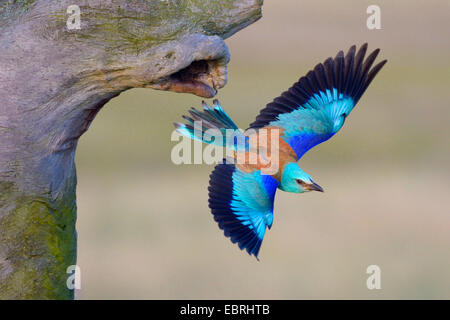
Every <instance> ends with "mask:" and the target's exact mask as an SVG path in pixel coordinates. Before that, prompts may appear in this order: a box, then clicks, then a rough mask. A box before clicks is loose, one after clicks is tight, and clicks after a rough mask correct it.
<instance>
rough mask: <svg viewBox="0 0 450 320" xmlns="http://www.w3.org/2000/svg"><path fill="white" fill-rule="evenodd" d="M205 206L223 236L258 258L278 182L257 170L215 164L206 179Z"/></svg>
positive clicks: (271, 219)
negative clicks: (207, 193)
mask: <svg viewBox="0 0 450 320" xmlns="http://www.w3.org/2000/svg"><path fill="white" fill-rule="evenodd" d="M209 184H210V185H209V188H208V190H209V207H210V208H211V212H212V214H213V215H214V220H216V221H217V223H218V224H219V228H220V229H222V230H223V231H224V233H225V236H226V237H229V238H230V239H231V241H232V242H233V243H236V242H237V243H238V245H239V248H240V249H241V250H243V249H246V250H247V252H248V253H249V254H250V255H252V254H253V255H254V256H255V257H256V258H258V252H259V249H260V247H261V243H262V240H263V238H264V234H265V232H266V228H267V227H268V228H269V229H270V227H271V226H272V221H273V200H274V197H275V192H276V189H277V187H278V181H277V180H275V179H274V178H272V177H271V176H267V175H262V174H261V172H260V171H252V172H250V173H246V172H244V171H242V170H240V169H239V168H237V167H236V166H235V165H234V164H226V163H222V164H218V165H217V166H216V167H215V168H214V171H213V172H212V173H211V176H210V181H209Z"/></svg>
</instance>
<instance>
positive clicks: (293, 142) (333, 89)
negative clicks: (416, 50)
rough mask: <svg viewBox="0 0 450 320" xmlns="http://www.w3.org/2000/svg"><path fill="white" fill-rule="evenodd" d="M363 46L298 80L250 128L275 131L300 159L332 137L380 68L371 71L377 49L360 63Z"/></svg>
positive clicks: (376, 66)
mask: <svg viewBox="0 0 450 320" xmlns="http://www.w3.org/2000/svg"><path fill="white" fill-rule="evenodd" d="M366 51H367V44H364V45H362V46H361V48H360V49H359V50H358V52H357V53H356V47H355V46H352V47H351V48H350V49H349V51H348V52H347V54H346V55H345V57H344V53H343V52H342V51H340V52H339V53H338V54H337V55H336V57H335V58H334V59H333V58H328V59H327V60H325V62H324V63H320V64H318V65H317V66H316V67H315V68H314V70H311V71H309V72H308V73H307V74H306V76H304V77H302V78H300V80H299V81H298V82H296V83H295V84H294V85H293V86H292V87H291V88H290V89H289V90H288V91H286V92H284V93H283V94H282V95H281V96H280V97H278V98H276V99H275V100H274V101H273V102H271V103H269V104H268V105H267V106H266V107H265V108H264V109H263V110H261V112H260V114H259V115H258V116H257V118H256V120H255V121H254V122H253V123H252V124H251V125H250V128H253V129H259V128H264V127H268V126H270V127H279V128H281V129H282V132H281V136H282V138H283V139H284V140H285V141H286V142H287V143H288V144H289V145H290V146H291V148H292V149H293V150H294V151H295V153H296V155H297V158H298V159H300V158H301V157H302V156H303V154H305V153H306V152H307V151H308V150H309V149H311V148H312V147H314V146H316V145H318V144H319V143H322V142H324V141H326V140H328V139H329V138H331V137H332V136H333V135H334V134H336V133H337V132H338V131H339V130H340V129H341V127H342V125H343V124H344V121H345V119H346V118H347V116H348V115H349V114H350V112H351V111H352V110H353V108H354V107H355V105H356V103H357V102H358V101H359V99H360V98H361V96H362V95H363V93H364V92H365V90H366V89H367V87H368V86H369V84H370V83H371V82H372V80H373V78H374V77H375V76H376V74H377V73H378V72H379V71H380V69H381V68H382V67H383V66H384V64H385V63H386V62H387V60H383V61H381V62H380V63H378V64H377V65H375V66H374V67H373V68H372V64H373V62H374V61H375V59H376V57H377V55H378V53H379V51H380V50H379V49H376V50H375V51H373V52H372V53H371V54H370V55H369V56H368V57H367V58H366V59H364V57H365V54H366Z"/></svg>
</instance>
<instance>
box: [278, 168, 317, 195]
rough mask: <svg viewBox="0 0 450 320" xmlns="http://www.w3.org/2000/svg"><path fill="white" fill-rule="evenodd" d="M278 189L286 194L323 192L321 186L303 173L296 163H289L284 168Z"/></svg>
mask: <svg viewBox="0 0 450 320" xmlns="http://www.w3.org/2000/svg"><path fill="white" fill-rule="evenodd" d="M280 189H281V190H283V191H286V192H294V193H303V192H308V191H320V192H323V189H322V187H321V186H319V185H318V184H317V183H315V182H314V181H313V179H312V178H311V177H310V176H309V174H307V173H306V172H305V171H303V170H302V169H301V168H300V167H299V166H298V164H297V163H296V162H293V163H289V164H287V165H286V166H285V167H284V170H283V173H282V176H281V183H280Z"/></svg>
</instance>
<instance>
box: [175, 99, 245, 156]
mask: <svg viewBox="0 0 450 320" xmlns="http://www.w3.org/2000/svg"><path fill="white" fill-rule="evenodd" d="M213 104H214V107H210V106H209V105H207V104H206V103H205V102H204V101H203V102H202V106H203V111H199V110H197V109H195V108H192V109H191V110H189V116H185V115H183V119H184V120H185V121H186V123H180V122H175V123H174V125H175V128H176V130H177V132H178V133H180V134H182V135H183V136H186V137H188V138H191V139H193V140H198V141H201V142H204V143H208V144H215V145H218V146H223V147H228V148H232V149H238V148H240V145H245V141H246V140H247V137H245V136H244V135H243V134H242V132H241V131H240V130H239V128H238V127H237V126H236V124H235V123H234V122H233V120H231V118H230V117H229V116H228V115H227V113H226V112H225V110H223V108H222V107H221V105H220V103H219V101H218V100H214V102H213ZM243 143H244V144H243Z"/></svg>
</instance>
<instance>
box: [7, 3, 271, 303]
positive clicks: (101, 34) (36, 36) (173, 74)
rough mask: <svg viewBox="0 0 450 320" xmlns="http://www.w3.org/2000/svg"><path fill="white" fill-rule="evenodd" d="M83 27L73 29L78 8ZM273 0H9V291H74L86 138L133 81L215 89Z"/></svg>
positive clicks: (20, 294)
mask: <svg viewBox="0 0 450 320" xmlns="http://www.w3.org/2000/svg"><path fill="white" fill-rule="evenodd" d="M72 4H76V5H78V6H79V7H80V9H81V29H80V30H68V29H67V26H66V21H67V19H68V16H69V14H67V12H66V11H67V8H68V6H69V5H72ZM261 6H262V0H241V1H234V0H178V1H176V0H147V1H145V0H141V1H138V0H84V1H80V0H77V1H73V0H69V1H67V0H64V1H56V0H55V1H51V0H37V1H30V0H28V1H27V0H0V298H2V299H8V298H9V299H14V298H19V299H27V298H40V299H52V298H56V299H65V298H73V292H72V291H71V290H69V289H68V288H67V286H66V279H67V276H68V275H67V274H66V269H67V267H68V266H70V265H74V264H76V231H75V221H76V202H75V186H76V173H75V164H74V154H75V149H76V146H77V142H78V138H79V137H80V136H81V135H82V134H83V133H84V132H85V131H86V130H87V128H88V127H89V124H90V123H91V121H92V120H93V118H94V117H95V115H96V114H97V112H98V111H99V109H100V108H101V107H102V106H103V105H104V104H105V103H106V102H107V101H108V100H109V99H111V98H113V97H115V96H117V95H118V94H120V93H121V92H122V91H125V90H127V89H130V88H137V87H148V88H155V89H162V90H171V91H175V92H190V93H194V94H197V95H199V96H203V97H212V96H214V95H215V93H216V91H217V89H219V88H221V87H223V86H224V85H225V83H226V65H227V63H228V60H229V53H228V49H227V46H226V45H225V43H224V42H223V39H224V38H226V37H228V36H230V35H232V34H233V33H235V32H237V31H238V30H240V29H242V28H244V27H245V26H247V25H249V24H251V23H252V22H254V21H256V20H257V19H259V18H260V16H261Z"/></svg>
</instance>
